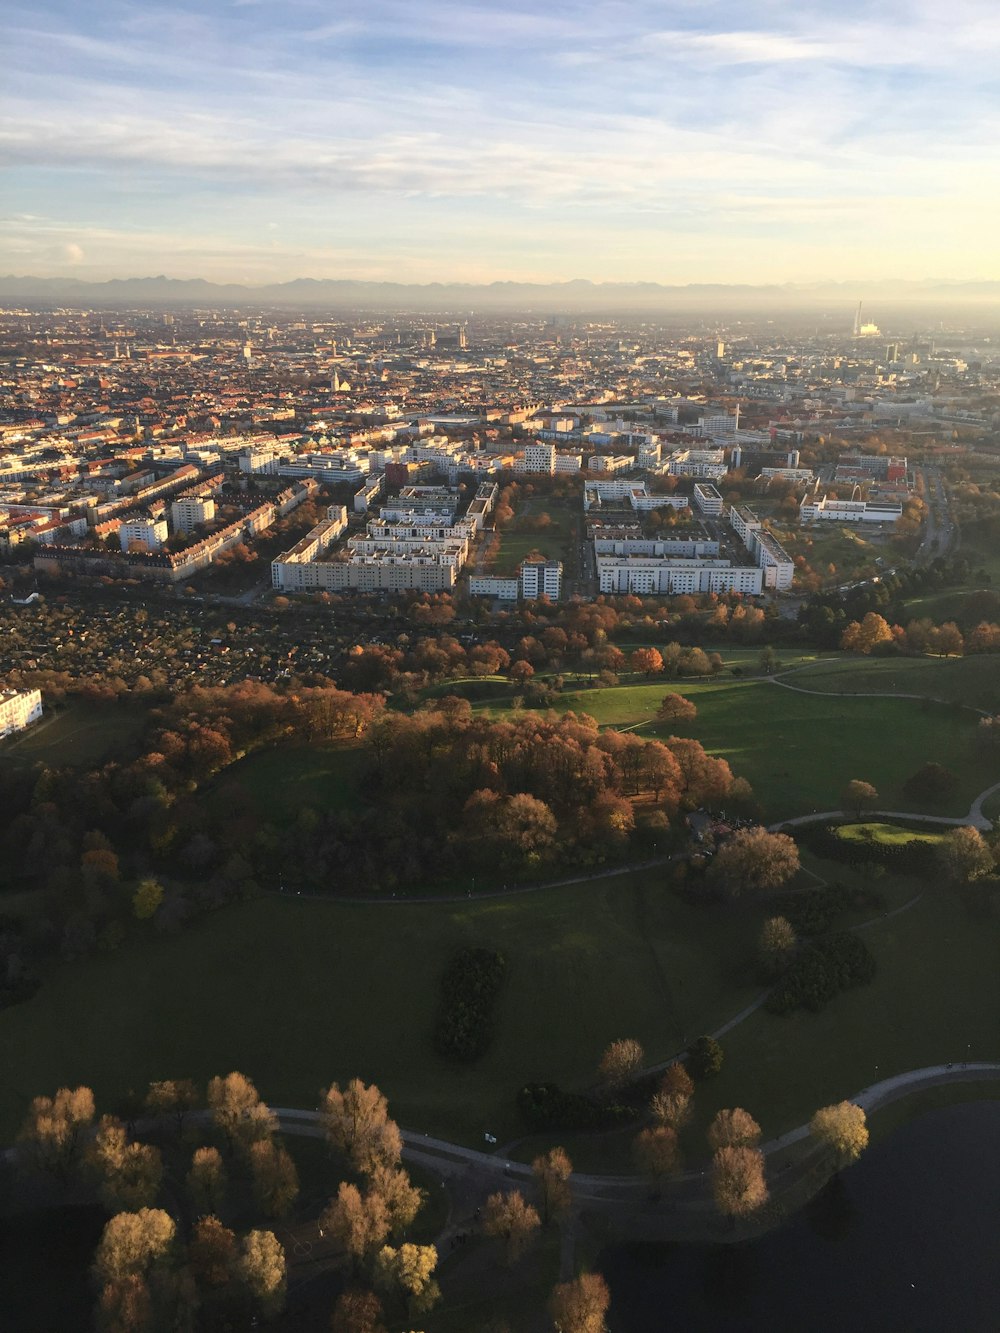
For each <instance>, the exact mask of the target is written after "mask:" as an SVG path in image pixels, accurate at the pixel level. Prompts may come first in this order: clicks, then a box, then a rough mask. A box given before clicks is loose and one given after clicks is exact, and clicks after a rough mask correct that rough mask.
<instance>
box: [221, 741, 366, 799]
mask: <svg viewBox="0 0 1000 1333" xmlns="http://www.w3.org/2000/svg"><path fill="white" fill-rule="evenodd" d="M366 763H367V757H366V755H365V752H364V751H363V750H362V749H361V748H360V747H356V746H347V745H280V746H275V747H274V748H273V749H268V750H257V751H255V753H253V754H251V755H248V756H247V757H246V759H240V760H238V761H237V763H235V764H232V765H231V766H230V767H229V768H227V769H226V770H225V771H224V772H223V773H222V774H220V776H219V777H218V778H217V779H216V781H215V783H214V784H213V785H212V786H211V787H210V788H209V789H208V791H207V792H206V799H207V800H209V801H211V802H212V804H213V806H214V807H215V808H217V809H218V810H220V811H224V810H226V809H227V808H231V807H232V805H233V803H234V801H237V802H240V803H242V800H249V801H250V802H251V803H252V804H253V805H254V806H255V807H256V808H257V810H258V811H259V812H260V814H261V816H262V817H263V816H265V815H268V816H273V815H275V814H286V815H296V814H298V813H299V811H301V810H304V809H306V808H307V807H311V808H312V809H314V810H330V809H341V810H349V809H352V808H354V807H356V806H357V805H358V804H359V803H360V801H361V800H362V793H361V792H360V791H359V789H358V784H357V778H358V775H359V773H360V772H361V770H362V769H363V768H364V767H365V765H366Z"/></svg>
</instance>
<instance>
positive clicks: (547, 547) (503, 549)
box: [492, 497, 579, 575]
mask: <svg viewBox="0 0 1000 1333" xmlns="http://www.w3.org/2000/svg"><path fill="white" fill-rule="evenodd" d="M541 513H546V514H548V515H549V517H550V518H551V519H552V524H551V526H550V527H548V528H547V529H546V530H545V531H544V532H518V531H516V522H515V525H514V528H513V529H511V528H506V529H504V530H503V531H502V532H501V534H500V551H499V554H498V555H497V556H496V561H495V564H494V567H493V570H492V572H493V573H494V574H498V575H511V574H516V573H517V568H518V566H519V565H520V564H521V561H522V560H524V559H525V557H526V556H529V555H531V553H532V552H533V551H537V552H538V553H539V554H540V555H543V556H544V557H545V558H546V560H562V561H567V560H568V559H569V556H570V554H571V549H570V548H571V547H572V543H573V534H574V532H575V531H576V527H577V524H578V522H579V519H578V516H577V511H576V510H575V508H573V506H571V505H568V504H559V503H558V502H556V501H554V500H552V501H545V500H544V499H542V498H539V497H535V498H532V499H529V500H526V501H525V502H524V503H523V504H522V505H520V506H519V507H518V511H517V518H518V519H522V518H530V517H532V516H535V515H538V514H541Z"/></svg>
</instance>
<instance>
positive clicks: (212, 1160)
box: [185, 1148, 226, 1217]
mask: <svg viewBox="0 0 1000 1333" xmlns="http://www.w3.org/2000/svg"><path fill="white" fill-rule="evenodd" d="M185 1184H186V1185H187V1192H188V1198H189V1199H190V1200H191V1206H192V1208H193V1209H194V1212H195V1215H196V1216H198V1217H201V1216H202V1215H203V1214H207V1213H217V1212H219V1211H220V1209H221V1208H222V1205H223V1203H224V1201H225V1198H226V1168H225V1166H224V1165H223V1162H222V1154H221V1153H220V1152H219V1150H218V1148H196V1149H195V1152H194V1156H193V1157H192V1158H191V1169H190V1170H189V1171H188V1173H187V1177H186V1180H185Z"/></svg>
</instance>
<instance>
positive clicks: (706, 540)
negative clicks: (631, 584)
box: [594, 535, 721, 560]
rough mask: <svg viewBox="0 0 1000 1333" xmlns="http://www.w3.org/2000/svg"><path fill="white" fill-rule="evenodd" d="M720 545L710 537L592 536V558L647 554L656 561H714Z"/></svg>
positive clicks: (717, 556) (717, 555)
mask: <svg viewBox="0 0 1000 1333" xmlns="http://www.w3.org/2000/svg"><path fill="white" fill-rule="evenodd" d="M720 549H721V546H720V543H719V542H718V541H717V540H716V539H715V538H713V537H694V536H687V537H685V536H676V535H671V536H669V537H617V536H616V537H595V538H594V554H595V555H649V556H656V558H657V559H659V560H664V559H671V558H678V559H683V560H716V559H718V558H719V553H720Z"/></svg>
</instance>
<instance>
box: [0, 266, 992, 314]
mask: <svg viewBox="0 0 1000 1333" xmlns="http://www.w3.org/2000/svg"><path fill="white" fill-rule="evenodd" d="M862 297H863V298H864V301H865V306H866V309H871V308H872V306H873V304H874V303H875V302H880V303H888V304H891V305H893V306H904V305H905V306H913V307H916V306H933V307H939V306H951V307H965V306H973V305H975V306H982V305H984V304H992V303H1000V282H948V281H928V282H903V281H885V282H841V283H781V284H773V285H767V286H752V285H735V284H734V285H726V284H721V283H720V284H715V283H691V284H689V285H687V286H673V287H670V286H663V285H662V284H660V283H656V282H635V283H627V282H588V281H586V280H585V279H579V278H578V279H575V280H574V281H572V282H552V283H533V282H491V283H488V284H474V283H459V282H454V283H440V282H431V283H421V284H417V283H402V282H359V281H356V280H354V279H337V278H295V279H294V280H293V281H291V282H279V283H270V284H267V285H263V286H254V287H249V286H241V285H240V284H238V283H215V282H206V281H205V280H204V279H203V278H166V277H163V276H162V275H161V276H159V277H155V278H112V279H110V280H109V281H107V282H85V281H82V280H80V279H78V278H64V277H60V278H36V277H30V276H25V277H15V276H14V275H13V274H9V275H7V276H6V277H0V303H7V304H9V303H11V302H18V303H25V304H30V305H43V306H51V305H72V306H88V307H89V306H115V307H121V306H137V307H146V306H160V305H162V306H202V307H208V308H212V307H222V306H226V307H233V306H284V307H289V308H293V309H295V308H298V309H307V308H308V309H320V308H326V309H331V310H336V309H339V310H381V311H388V310H409V311H452V312H463V313H467V312H471V311H479V310H481V311H483V312H486V311H515V310H521V311H536V312H539V313H563V312H566V313H584V312H593V313H599V312H606V313H611V312H613V311H621V312H627V311H636V312H641V311H647V312H650V313H653V312H658V313H663V314H669V313H671V312H674V311H677V312H696V311H705V312H706V313H708V312H711V313H720V314H722V313H725V312H727V311H733V312H749V311H753V310H756V311H767V310H772V309H773V310H779V309H780V310H793V309H795V310H820V309H837V310H840V309H844V308H845V307H853V306H854V305H855V304H856V302H857V301H858V300H859V299H861V298H862Z"/></svg>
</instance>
